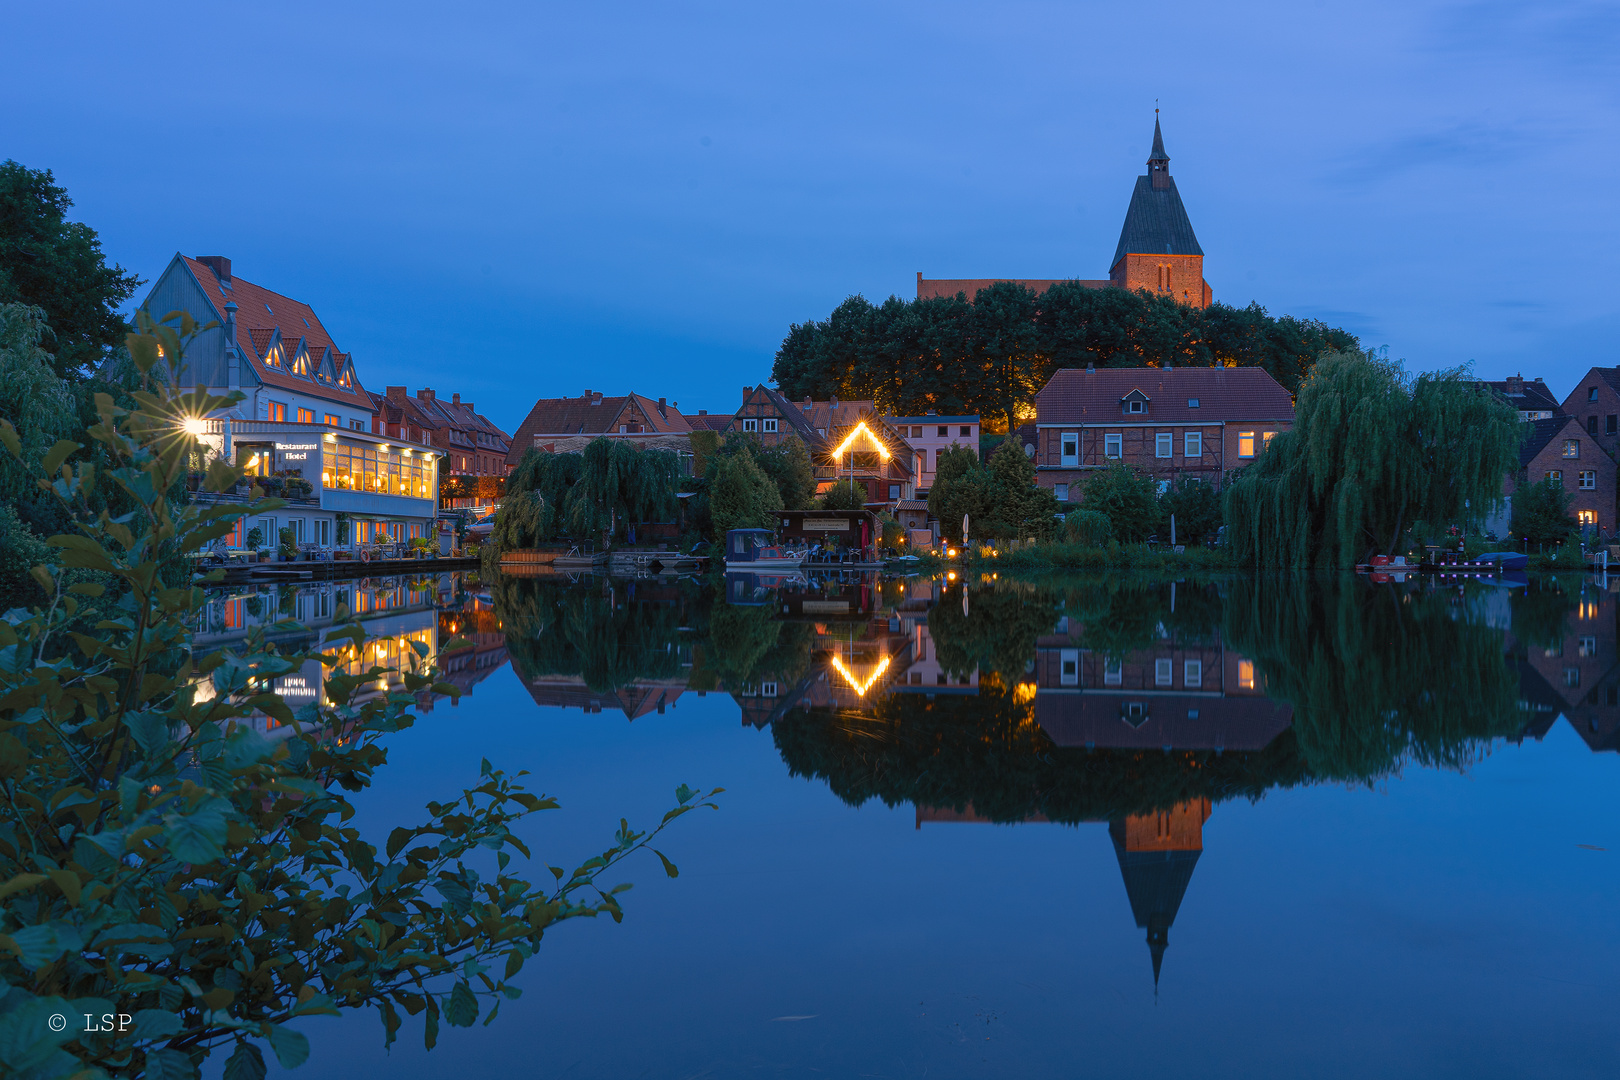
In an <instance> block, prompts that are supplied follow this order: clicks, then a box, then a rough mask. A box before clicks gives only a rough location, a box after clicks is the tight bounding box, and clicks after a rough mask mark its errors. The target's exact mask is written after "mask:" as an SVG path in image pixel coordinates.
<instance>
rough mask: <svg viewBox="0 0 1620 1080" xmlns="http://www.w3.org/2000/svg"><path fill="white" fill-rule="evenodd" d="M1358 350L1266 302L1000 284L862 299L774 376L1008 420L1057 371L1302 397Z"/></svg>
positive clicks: (779, 363)
mask: <svg viewBox="0 0 1620 1080" xmlns="http://www.w3.org/2000/svg"><path fill="white" fill-rule="evenodd" d="M1357 347H1358V343H1357V341H1356V339H1355V337H1354V335H1352V334H1350V333H1349V332H1347V331H1344V330H1340V329H1336V328H1333V327H1329V326H1327V325H1326V324H1325V323H1321V322H1317V321H1313V320H1306V319H1296V318H1292V317H1289V316H1286V315H1285V316H1275V317H1274V316H1272V315H1269V314H1267V312H1266V311H1265V309H1263V308H1261V307H1260V306H1259V305H1257V304H1251V305H1250V306H1249V307H1247V308H1235V307H1232V306H1230V305H1227V304H1219V303H1217V304H1211V305H1210V306H1209V307H1207V308H1196V307H1190V306H1188V305H1185V304H1181V303H1178V302H1176V301H1175V300H1173V299H1171V298H1169V297H1164V296H1156V295H1153V294H1151V293H1148V292H1145V291H1140V290H1139V291H1136V292H1127V291H1126V290H1124V289H1112V288H1108V289H1095V288H1089V287H1087V286H1084V285H1081V284H1079V283H1078V282H1060V283H1058V284H1056V285H1054V286H1052V287H1051V288H1050V289H1048V290H1047V291H1046V292H1045V293H1042V294H1039V295H1037V294H1036V293H1034V292H1032V291H1031V290H1029V289H1028V288H1026V287H1025V286H1023V285H1020V284H1018V283H1017V282H1010V281H1003V282H996V283H994V284H992V285H990V286H988V287H987V288H985V289H981V290H980V291H979V293H978V294H976V295H975V296H973V297H968V296H963V295H958V296H955V297H931V298H928V299H921V300H901V299H898V298H896V297H892V296H891V297H890V298H889V299H888V300H885V301H884V302H883V303H881V304H876V305H874V304H872V303H870V302H868V301H867V300H866V299H865V298H864V297H861V296H852V297H850V298H849V299H847V300H845V301H844V302H843V303H842V304H840V305H839V306H838V307H837V308H835V309H834V310H833V312H832V313H831V314H830V315H828V317H827V318H826V319H824V320H820V321H816V320H810V321H807V322H805V323H800V324H795V325H794V326H792V327H791V328H790V329H789V331H788V334H787V336H786V337H785V338H784V339H783V341H782V345H781V347H780V348H779V349H778V350H777V353H776V364H775V367H774V368H773V371H772V376H773V378H774V379H775V381H776V384H777V386H778V387H780V388H781V390H782V392H783V393H784V394H786V395H787V396H788V397H790V398H798V397H803V396H805V395H809V396H811V397H815V398H828V397H831V396H834V395H837V396H839V397H841V398H844V399H846V400H859V399H868V398H870V399H872V400H874V401H875V402H876V403H877V406H878V408H879V409H880V410H881V411H883V412H886V413H898V414H902V415H915V414H919V413H923V412H926V411H927V410H929V409H934V410H936V411H938V412H940V413H978V414H980V415H982V416H984V417H986V418H987V419H992V420H993V421H999V422H1001V423H1009V422H1010V420H1011V419H1012V418H1016V417H1019V416H1024V415H1027V414H1028V413H1029V412H1030V410H1031V409H1032V407H1033V403H1034V398H1035V394H1036V393H1037V392H1038V391H1039V390H1040V388H1041V387H1042V386H1044V385H1045V384H1046V382H1047V380H1048V379H1050V378H1051V375H1052V372H1054V371H1056V370H1057V369H1059V368H1064V367H1084V366H1085V365H1087V364H1096V365H1098V366H1100V367H1134V366H1142V365H1157V364H1165V363H1174V364H1184V365H1194V366H1206V367H1207V366H1212V365H1215V364H1228V365H1231V364H1242V365H1253V366H1257V367H1262V368H1264V369H1265V370H1266V371H1267V372H1269V373H1270V374H1271V375H1272V376H1273V377H1274V378H1276V379H1277V381H1278V382H1280V383H1282V385H1283V386H1285V387H1287V388H1288V389H1290V390H1294V389H1295V388H1297V387H1298V386H1299V384H1300V380H1301V379H1303V378H1304V376H1305V373H1306V372H1307V371H1308V370H1309V368H1310V366H1311V364H1312V363H1314V362H1315V360H1316V357H1317V356H1318V355H1320V354H1321V353H1322V352H1324V351H1327V350H1332V349H1341V350H1342V349H1354V348H1357Z"/></svg>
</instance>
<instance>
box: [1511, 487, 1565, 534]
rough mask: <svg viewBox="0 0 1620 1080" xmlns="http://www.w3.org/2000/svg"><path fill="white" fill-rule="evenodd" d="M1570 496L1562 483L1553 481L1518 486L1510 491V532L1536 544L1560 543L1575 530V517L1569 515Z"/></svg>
mask: <svg viewBox="0 0 1620 1080" xmlns="http://www.w3.org/2000/svg"><path fill="white" fill-rule="evenodd" d="M1570 499H1571V496H1570V493H1569V492H1568V491H1566V490H1565V489H1564V485H1563V484H1559V483H1555V482H1554V481H1552V480H1538V481H1536V482H1535V483H1533V484H1521V485H1519V489H1518V490H1517V491H1515V492H1514V493H1513V518H1512V521H1511V522H1510V523H1509V525H1508V529H1509V531H1511V532H1512V533H1513V535H1514V536H1515V537H1521V536H1522V537H1524V538H1525V539H1526V540H1529V541H1530V542H1531V543H1535V544H1561V543H1563V542H1564V541H1565V540H1566V539H1568V538H1569V534H1570V533H1572V532H1574V531H1575V519H1574V518H1572V517H1570V516H1569V504H1570Z"/></svg>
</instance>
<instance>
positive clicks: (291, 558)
mask: <svg viewBox="0 0 1620 1080" xmlns="http://www.w3.org/2000/svg"><path fill="white" fill-rule="evenodd" d="M280 540H281V561H282V562H297V561H298V541H297V540H294V539H293V531H292V529H291V528H290V527H283V528H282V530H281V534H280Z"/></svg>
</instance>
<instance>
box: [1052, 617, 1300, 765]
mask: <svg viewBox="0 0 1620 1080" xmlns="http://www.w3.org/2000/svg"><path fill="white" fill-rule="evenodd" d="M1082 637H1083V632H1082V631H1081V630H1080V628H1079V627H1078V626H1077V627H1075V628H1074V629H1073V630H1072V631H1071V628H1070V626H1069V620H1067V619H1064V620H1062V621H1060V622H1059V623H1058V626H1057V631H1056V633H1053V634H1049V635H1046V636H1043V637H1041V638H1039V639H1037V642H1036V653H1035V683H1036V687H1037V692H1036V695H1035V718H1036V720H1037V721H1038V722H1039V723H1040V725H1041V727H1042V728H1043V729H1044V730H1045V731H1046V733H1047V735H1048V736H1050V737H1051V739H1052V741H1053V742H1054V743H1056V744H1057V745H1059V746H1084V747H1088V748H1094V747H1099V746H1101V747H1112V748H1120V749H1162V750H1165V751H1169V750H1263V749H1265V747H1267V746H1269V745H1270V744H1271V742H1272V740H1273V739H1275V738H1276V737H1277V736H1278V735H1281V734H1282V733H1283V732H1284V731H1286V730H1287V729H1288V726H1289V724H1290V723H1291V722H1292V720H1293V710H1292V708H1291V707H1290V706H1289V705H1287V704H1285V703H1283V702H1275V701H1272V700H1271V699H1270V698H1268V697H1266V694H1265V687H1264V686H1263V685H1262V681H1261V680H1260V678H1259V677H1258V675H1257V673H1256V670H1255V666H1254V662H1253V661H1252V660H1250V659H1248V658H1247V657H1243V656H1239V655H1237V654H1236V653H1234V652H1232V651H1230V650H1228V649H1227V648H1226V646H1225V645H1224V644H1223V643H1222V641H1221V640H1220V638H1219V636H1217V635H1213V634H1212V635H1211V636H1209V637H1204V638H1196V639H1192V640H1182V639H1181V638H1179V637H1178V636H1177V635H1175V634H1173V633H1170V632H1165V633H1163V634H1162V636H1161V637H1160V639H1159V640H1158V641H1157V642H1155V643H1154V644H1153V645H1151V646H1149V647H1147V648H1138V649H1133V650H1130V651H1125V652H1122V653H1121V654H1119V655H1113V654H1110V653H1108V652H1104V651H1097V650H1092V649H1087V648H1085V647H1083V645H1082V644H1081V641H1082Z"/></svg>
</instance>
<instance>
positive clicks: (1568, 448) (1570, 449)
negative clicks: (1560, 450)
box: [1564, 439, 1581, 458]
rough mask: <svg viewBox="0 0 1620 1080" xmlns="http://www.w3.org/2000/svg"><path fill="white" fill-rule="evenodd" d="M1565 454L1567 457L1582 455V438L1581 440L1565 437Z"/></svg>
mask: <svg viewBox="0 0 1620 1080" xmlns="http://www.w3.org/2000/svg"><path fill="white" fill-rule="evenodd" d="M1564 456H1565V457H1567V458H1578V457H1580V456H1581V440H1579V439H1565V440H1564Z"/></svg>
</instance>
